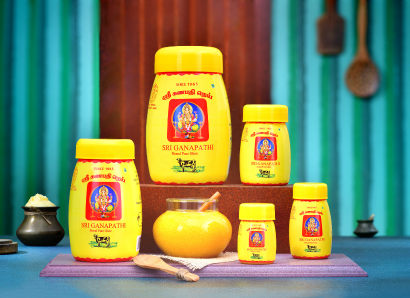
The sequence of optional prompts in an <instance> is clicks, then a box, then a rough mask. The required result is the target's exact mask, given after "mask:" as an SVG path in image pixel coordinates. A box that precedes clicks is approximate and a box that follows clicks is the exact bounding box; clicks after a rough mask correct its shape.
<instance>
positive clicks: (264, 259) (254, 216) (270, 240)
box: [238, 203, 276, 265]
mask: <svg viewBox="0 0 410 298" xmlns="http://www.w3.org/2000/svg"><path fill="white" fill-rule="evenodd" d="M239 219H240V220H241V223H240V224H239V230H238V258H239V261H240V262H241V263H243V264H255V265H263V264H272V263H273V262H274V261H275V259H276V230H275V224H274V222H273V221H274V220H275V205H273V204H265V203H244V204H241V205H240V206H239Z"/></svg>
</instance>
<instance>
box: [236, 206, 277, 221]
mask: <svg viewBox="0 0 410 298" xmlns="http://www.w3.org/2000/svg"><path fill="white" fill-rule="evenodd" d="M239 219H240V220H275V205H273V204H268V203H244V204H241V205H240V206H239Z"/></svg>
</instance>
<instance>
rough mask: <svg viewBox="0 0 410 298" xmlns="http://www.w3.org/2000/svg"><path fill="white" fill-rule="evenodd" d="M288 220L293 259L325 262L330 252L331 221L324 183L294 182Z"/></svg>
mask: <svg viewBox="0 0 410 298" xmlns="http://www.w3.org/2000/svg"><path fill="white" fill-rule="evenodd" d="M293 199H294V200H293V206H292V210H291V213H290V220H289V244H290V253H291V254H292V256H293V257H294V258H295V259H326V258H328V257H329V256H330V252H331V250H332V219H331V217H330V210H329V205H328V204H327V185H326V184H325V183H295V185H294V186H293Z"/></svg>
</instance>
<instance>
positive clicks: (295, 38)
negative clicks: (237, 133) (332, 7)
mask: <svg viewBox="0 0 410 298" xmlns="http://www.w3.org/2000/svg"><path fill="white" fill-rule="evenodd" d="M368 2H369V7H368V8H369V9H368V13H369V30H368V45H369V51H370V54H371V56H372V57H373V59H374V62H375V63H376V65H377V67H378V68H379V71H380V75H381V86H380V89H379V91H378V92H377V94H376V95H375V96H373V97H372V98H369V99H366V100H364V99H360V98H356V97H354V96H353V95H352V94H350V92H349V91H348V90H347V88H346V85H345V83H344V75H345V72H346V70H347V68H348V66H349V64H350V63H351V61H352V58H353V56H354V54H355V51H356V12H357V1H353V0H349V1H347V0H346V1H338V10H339V13H340V14H341V15H342V17H343V18H344V19H345V26H346V27H345V49H344V51H343V53H342V54H341V55H338V56H334V57H324V56H321V55H319V54H318V53H317V51H316V40H317V39H316V21H317V19H318V18H319V17H320V16H321V15H322V13H323V12H324V1H319V0H306V1H305V0H289V1H286V0H282V1H281V0H276V1H273V2H272V28H271V29H272V30H271V32H272V56H271V57H272V59H271V67H272V86H271V87H272V88H271V93H272V102H273V103H278V104H286V105H288V106H289V109H290V119H289V121H290V122H289V126H288V127H289V132H290V138H291V146H292V174H291V182H292V183H294V182H297V181H312V182H313V181H321V182H325V183H327V184H328V187H329V205H330V209H331V214H332V221H333V227H334V231H333V233H334V234H336V235H352V231H353V230H354V228H355V227H356V220H357V219H363V218H367V217H369V216H370V215H371V214H372V213H374V214H375V215H376V217H375V225H376V227H377V228H378V229H379V231H380V233H379V235H410V1H409V0H405V1H393V0H372V1H368Z"/></svg>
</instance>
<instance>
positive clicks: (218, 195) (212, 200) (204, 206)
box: [198, 191, 221, 212]
mask: <svg viewBox="0 0 410 298" xmlns="http://www.w3.org/2000/svg"><path fill="white" fill-rule="evenodd" d="M220 196H221V194H220V193H219V192H218V191H217V192H216V193H214V194H213V195H212V197H210V198H209V201H208V202H206V203H203V204H202V206H201V207H199V209H198V212H204V211H206V210H208V208H209V207H210V206H211V204H212V202H214V201H216V200H217V199H219V197H220Z"/></svg>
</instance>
